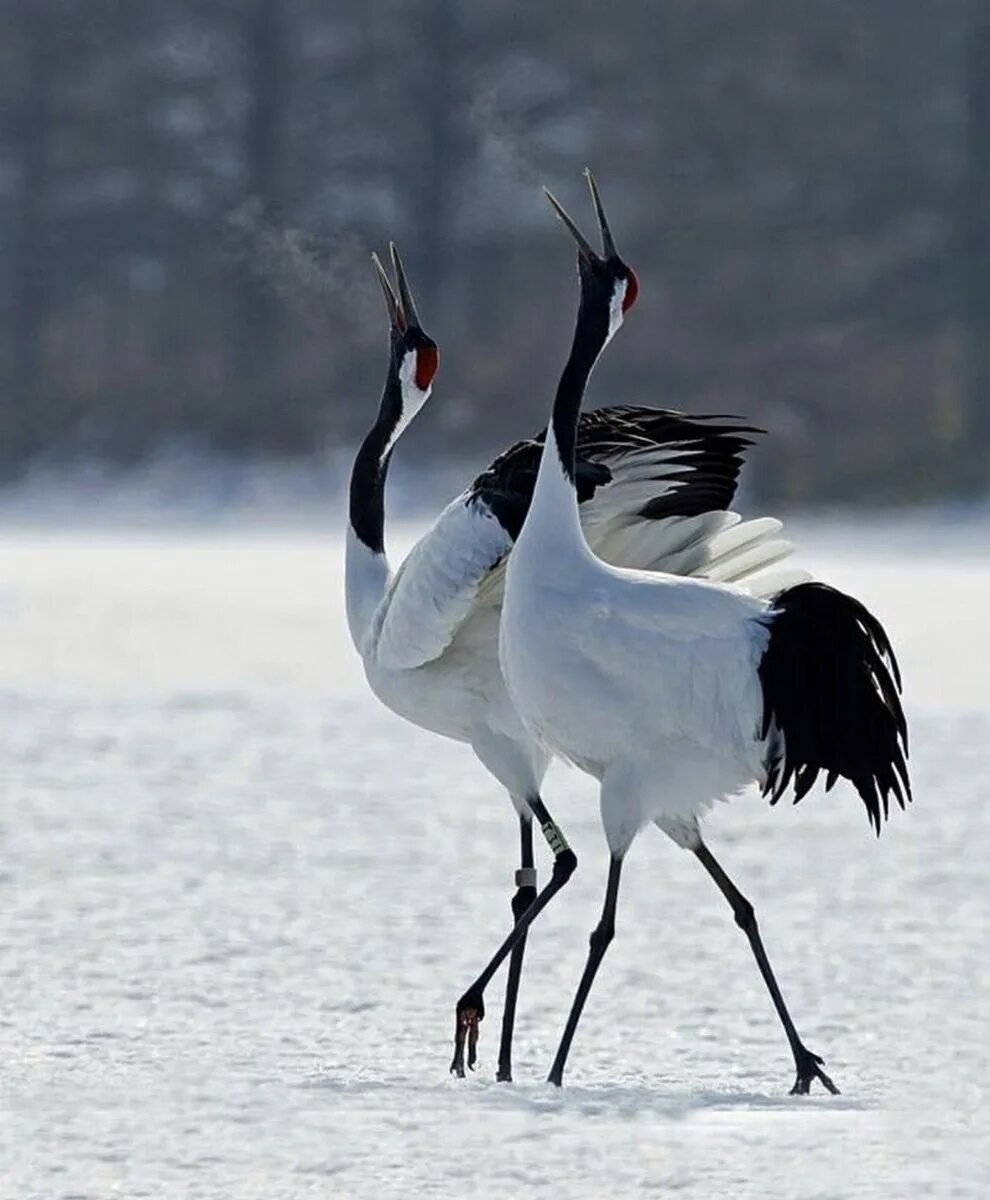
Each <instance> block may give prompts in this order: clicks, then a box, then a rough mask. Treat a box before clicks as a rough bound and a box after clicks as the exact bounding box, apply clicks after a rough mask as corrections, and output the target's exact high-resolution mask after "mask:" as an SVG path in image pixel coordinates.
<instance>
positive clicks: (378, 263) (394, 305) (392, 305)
mask: <svg viewBox="0 0 990 1200" xmlns="http://www.w3.org/2000/svg"><path fill="white" fill-rule="evenodd" d="M371 261H372V263H373V264H374V267H375V273H376V274H377V276H378V282H379V283H380V284H381V285H382V295H383V296H384V297H385V307H386V308H387V309H388V319H389V323H390V324H391V326H392V328H393V329H397V330H398V331H399V332H400V333H401V332H402V331H403V329H405V327H406V323H405V320H404V318H403V316H402V309H401V308H400V307H399V299H398V297H397V296H396V294H395V291H394V290H393V288H392V281H391V280H390V279H389V277H388V275H387V274H386V272H385V268H384V267H383V266H382V260H381V259H380V258H379V257H378V255H377V254H374V253H373V254H372V255H371Z"/></svg>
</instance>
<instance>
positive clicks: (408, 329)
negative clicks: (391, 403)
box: [371, 242, 440, 421]
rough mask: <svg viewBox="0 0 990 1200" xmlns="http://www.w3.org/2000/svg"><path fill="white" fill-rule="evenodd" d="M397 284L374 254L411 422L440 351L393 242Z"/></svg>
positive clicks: (393, 358) (393, 356) (427, 389)
mask: <svg viewBox="0 0 990 1200" xmlns="http://www.w3.org/2000/svg"><path fill="white" fill-rule="evenodd" d="M389 254H390V256H391V259H392V269H393V270H394V272H395V284H394V286H393V283H392V280H391V279H389V276H388V273H387V272H386V270H385V268H384V267H383V266H382V263H381V259H380V258H379V257H378V255H377V254H372V256H371V261H372V262H373V263H374V266H375V273H376V274H377V276H378V282H379V283H380V284H381V288H382V294H383V295H384V297H385V307H386V309H387V310H388V319H389V335H390V342H389V345H390V352H391V362H390V370H392V371H394V372H395V374H396V377H397V379H398V381H399V386H400V389H401V393H402V400H403V413H404V417H405V420H406V421H408V420H410V419H411V418H412V417H413V416H414V415H415V413H416V412H418V411H419V409H420V407H421V406H422V405H423V404H424V403H425V401H426V399H427V397H428V396H429V394H430V388H431V387H432V386H433V380H434V377H435V376H436V373H437V370H438V369H439V366H440V351H439V349H438V348H437V344H436V342H435V341H434V340H433V338H431V337H430V335H429V334H428V333H427V332H426V331H425V330H424V329H423V327H422V325H420V323H419V316H418V314H417V312H416V305H415V303H414V301H413V298H412V292H411V291H410V289H409V281H408V279H407V278H406V272H405V270H404V268H403V266H402V259H401V258H400V257H399V251H398V250H397V249H396V247H395V243H394V242H389Z"/></svg>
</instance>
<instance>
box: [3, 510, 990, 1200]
mask: <svg viewBox="0 0 990 1200" xmlns="http://www.w3.org/2000/svg"><path fill="white" fill-rule="evenodd" d="M800 532H801V536H802V539H803V540H804V542H805V544H806V545H807V546H808V547H809V551H808V553H806V554H805V556H804V558H803V561H804V562H806V563H807V564H808V565H809V566H811V567H812V568H813V569H815V570H817V571H820V572H821V573H822V574H823V576H824V577H826V578H828V579H829V580H830V581H831V582H834V583H836V584H838V585H840V586H846V587H849V588H851V589H854V590H856V591H857V593H858V594H859V595H860V596H861V597H862V598H863V599H864V600H865V601H866V602H867V603H869V604H870V605H871V606H873V607H874V608H875V610H876V611H878V612H879V613H880V614H881V615H882V617H883V618H884V620H885V621H886V622H887V625H888V628H889V630H890V631H891V634H892V636H893V638H894V641H895V644H896V645H897V646H898V648H899V650H900V653H901V659H902V665H903V667H904V673H905V679H906V684H907V701H908V708H909V713H910V717H911V722H912V732H913V749H914V754H913V759H912V762H913V774H914V781H915V790H916V796H917V800H916V803H915V805H914V809H913V811H911V812H909V813H908V814H901V813H896V814H895V815H894V818H893V819H892V820H891V823H890V825H889V826H888V827H887V829H886V830H885V832H884V836H883V837H882V838H881V839H880V841H879V842H877V841H876V840H875V839H874V838H873V837H872V835H871V834H870V832H869V830H868V827H867V822H866V817H865V813H864V812H863V811H862V808H861V806H860V804H859V801H858V800H857V799H855V797H854V796H853V795H852V794H850V793H849V792H848V791H844V792H842V794H841V795H833V796H829V797H822V796H817V797H809V798H808V799H807V800H806V801H805V802H803V803H802V804H801V805H800V806H799V807H798V808H788V807H785V806H781V807H780V808H779V809H777V810H773V811H770V810H768V808H767V807H766V805H765V804H764V803H763V802H762V801H760V800H759V799H758V798H757V797H755V796H752V797H748V798H746V799H744V800H743V801H741V802H739V803H738V804H736V805H735V806H733V807H732V808H731V809H730V808H724V809H720V810H719V811H718V812H717V813H715V814H714V816H713V817H712V819H711V821H710V823H709V839H710V842H711V845H712V847H713V849H715V851H716V853H720V856H721V857H722V859H723V861H724V862H725V865H726V866H727V868H728V869H729V871H730V872H731V873H732V874H733V875H734V876H735V877H736V879H737V881H738V882H739V884H740V886H741V887H742V888H743V890H744V891H745V892H746V893H747V894H749V895H750V897H751V898H752V899H753V900H754V902H755V904H756V907H757V911H758V912H759V913H760V916H761V920H762V926H763V931H764V934H765V938H766V941H767V945H768V949H769V952H770V954H771V958H772V960H773V962H774V963H775V965H776V968H777V971H778V974H779V976H780V978H781V980H782V983H783V986H784V990H785V993H786V994H787V996H788V999H789V1001H790V1003H791V1006H792V1011H793V1012H794V1014H795V1018H796V1020H797V1023H798V1026H799V1028H800V1029H801V1030H802V1032H803V1035H804V1037H805V1040H806V1041H807V1043H808V1045H809V1046H810V1047H811V1048H812V1049H815V1050H817V1051H818V1052H819V1053H822V1054H824V1055H825V1057H826V1058H827V1060H828V1067H829V1070H830V1072H831V1073H832V1075H833V1077H834V1078H835V1079H836V1081H837V1082H838V1083H839V1085H840V1086H841V1087H842V1089H843V1094H842V1096H841V1097H834V1098H833V1097H828V1096H825V1095H823V1094H821V1093H818V1094H816V1095H814V1096H813V1097H811V1098H808V1099H802V1098H791V1097H789V1096H788V1095H787V1090H788V1088H789V1086H790V1083H791V1079H792V1070H791V1064H790V1058H789V1054H788V1051H787V1047H786V1043H785V1041H784V1039H783V1036H782V1035H781V1032H780V1030H779V1028H778V1026H777V1024H776V1019H775V1017H774V1014H773V1012H772V1010H771V1007H770V1004H769V1001H768V999H767V997H766V995H765V993H764V991H763V987H762V984H761V982H760V979H759V976H758V974H757V971H756V968H755V966H754V964H753V963H752V961H751V959H750V956H749V951H748V948H747V946H746V943H745V939H743V937H742V936H741V935H740V934H739V932H738V930H737V929H736V928H735V926H734V925H733V922H732V919H731V917H730V915H729V913H728V911H727V909H726V908H725V907H724V905H723V903H722V901H721V898H720V897H719V896H718V895H717V893H716V892H715V889H714V888H713V887H712V885H711V883H710V882H709V881H708V880H707V879H706V878H705V877H704V875H703V873H702V872H701V871H700V870H699V868H698V867H697V865H696V864H695V863H694V862H693V861H692V860H691V859H690V858H689V857H688V856H687V855H685V854H683V853H682V852H680V851H678V850H677V849H676V848H674V847H673V846H672V845H670V844H668V843H665V842H664V840H663V839H662V838H661V837H660V836H659V835H655V834H653V833H652V832H651V833H648V834H645V835H644V836H643V837H642V838H641V839H640V841H639V842H638V843H637V845H636V846H635V848H634V850H633V852H632V855H631V858H630V863H629V868H628V870H627V872H626V876H625V878H624V892H623V895H622V899H621V906H620V912H619V922H618V936H617V939H616V941H615V943H614V944H613V947H612V949H611V950H610V952H609V956H608V958H607V960H606V962H605V965H604V967H603V969H602V972H601V975H600V976H599V981H598V984H597V985H596V990H595V992H594V993H593V995H592V998H591V1001H590V1003H589V1006H588V1009H587V1011H586V1015H585V1019H584V1022H583V1024H582V1027H581V1030H580V1032H579V1034H578V1038H577V1041H576V1043H575V1048H574V1051H573V1054H572V1057H571V1065H570V1069H569V1074H568V1077H567V1081H566V1083H567V1086H566V1087H565V1089H564V1091H563V1092H561V1093H556V1092H552V1091H551V1090H550V1089H548V1087H547V1086H546V1085H545V1084H544V1083H543V1082H542V1079H543V1077H544V1076H545V1073H546V1070H547V1068H548V1066H549V1063H550V1059H551V1057H552V1054H553V1050H554V1047H555V1045H556V1041H557V1038H558V1036H559V1033H560V1028H561V1025H562V1022H563V1019H564V1016H565V1014H566V1011H567V1007H568V1005H569V1003H570V998H571V994H572V990H573V988H574V986H575V985H576V982H577V979H578V976H579V973H580V970H581V966H582V964H583V959H584V953H585V949H586V934H587V931H588V930H589V929H590V928H591V926H592V925H593V924H594V921H595V919H596V916H597V911H598V907H599V904H600V896H601V890H602V887H603V883H604V873H605V854H604V848H603V841H602V838H601V835H600V833H599V831H598V827H597V806H596V804H595V800H594V794H593V789H592V787H591V786H590V784H589V782H588V781H587V780H585V779H583V778H582V777H581V776H579V775H578V774H576V773H575V772H569V771H567V770H564V769H556V770H555V771H554V773H553V774H552V776H551V778H550V780H549V781H548V787H547V798H548V802H549V803H550V805H551V808H552V810H553V811H554V812H555V814H556V815H557V816H558V819H559V820H560V822H561V824H562V825H563V826H564V828H565V829H566V830H567V831H568V834H569V836H570V838H571V841H572V842H573V844H574V846H575V848H576V850H577V852H578V855H579V858H580V867H579V870H578V873H577V874H576V876H575V877H574V880H573V881H572V883H571V884H570V886H569V887H568V889H567V890H566V891H565V893H564V894H563V896H562V897H560V899H559V900H558V901H557V902H556V903H555V905H553V906H551V908H550V909H549V910H548V912H547V914H546V915H545V917H544V918H543V919H542V920H541V922H540V923H539V924H538V926H537V927H536V929H535V930H534V933H533V935H532V937H531V941H530V949H529V952H528V958H527V971H526V974H525V977H524V981H523V990H522V994H521V1002H520V1015H519V1025H518V1038H517V1052H516V1074H517V1080H518V1082H517V1083H515V1084H513V1085H504V1084H503V1085H496V1084H495V1083H494V1082H493V1059H494V1055H495V1050H496V1045H497V1031H498V1022H499V1019H500V1011H501V1001H500V986H496V984H498V985H500V983H501V981H500V980H497V981H496V984H493V985H492V988H491V989H490V991H489V995H488V1000H489V1016H488V1019H487V1020H486V1022H485V1023H484V1025H483V1027H482V1043H481V1051H482V1064H481V1069H480V1071H479V1072H478V1073H477V1074H476V1075H475V1076H474V1077H472V1078H469V1079H467V1080H464V1081H462V1082H458V1081H455V1080H453V1079H451V1078H449V1077H448V1075H447V1063H448V1060H449V1055H450V1036H451V1032H452V1027H453V1004H454V1001H455V999H456V997H457V996H458V995H459V993H460V991H461V990H462V989H463V988H464V986H466V984H467V983H468V982H469V981H470V979H471V978H472V977H473V975H474V973H475V972H476V971H477V969H478V968H479V967H480V966H481V965H482V963H483V962H484V960H485V958H486V957H487V954H488V952H489V951H490V950H491V949H492V948H493V947H494V945H495V943H496V941H497V940H498V938H499V937H500V936H501V935H502V933H503V932H504V930H505V929H506V927H507V920H508V912H509V910H508V900H509V895H510V890H511V879H512V872H513V869H514V865H515V864H514V854H515V846H516V831H515V824H514V820H513V817H512V815H511V811H510V808H509V805H508V802H507V801H506V800H505V799H504V798H503V797H502V796H500V795H499V794H498V791H497V789H496V788H495V787H494V786H493V785H492V784H491V783H490V782H489V780H488V778H487V777H486V776H485V775H484V773H483V772H482V771H481V769H480V768H479V767H478V766H477V765H476V764H475V763H474V761H473V759H472V757H471V755H470V754H469V752H468V751H466V750H465V749H464V748H463V747H460V746H457V745H454V744H452V743H445V742H442V741H440V740H438V739H435V738H433V737H431V736H429V735H427V734H425V733H421V732H419V731H417V730H414V729H412V728H410V727H409V726H407V725H405V724H403V723H402V722H401V721H399V720H398V719H397V718H394V717H392V716H391V715H390V714H388V713H387V712H385V711H384V710H382V709H380V708H379V707H378V706H377V705H376V703H375V702H374V700H373V699H372V698H371V697H370V696H369V695H368V693H367V691H366V689H365V687H364V683H363V678H362V676H361V674H360V669H359V666H358V664H357V662H356V660H355V659H354V657H353V654H352V652H351V650H350V646H349V644H348V643H347V641H346V632H345V629H344V623H343V614H342V605H341V580H340V556H339V549H340V547H339V543H337V542H335V541H334V540H333V539H332V538H330V537H322V536H321V535H320V534H319V533H316V532H313V531H312V530H304V531H301V532H296V533H278V532H277V531H273V530H271V529H268V530H265V531H263V532H255V533H252V532H250V531H244V532H241V533H237V534H235V533H233V532H231V531H230V530H229V529H227V530H225V531H220V532H214V533H213V534H209V533H203V532H199V533H177V532H173V533H159V534H153V533H148V532H142V533H141V534H140V535H137V534H134V533H131V534H128V533H127V532H126V531H120V530H118V531H117V532H115V533H113V534H103V535H100V534H91V533H86V532H85V531H84V530H76V531H75V532H73V533H72V534H71V535H69V534H64V533H63V534H60V533H57V532H52V531H47V532H45V531H34V532H30V531H23V530H22V531H20V532H14V531H9V532H8V533H7V534H6V535H4V536H3V538H2V539H0V563H2V570H0V645H2V658H0V661H2V668H0V709H2V727H3V730H4V736H3V746H2V759H0V761H2V772H3V782H4V786H3V788H2V793H0V805H2V807H0V1071H2V1075H0V1197H2V1198H3V1200H14V1198H16V1200H32V1198H34V1197H39V1198H41V1197H44V1198H45V1200H49V1198H55V1197H64V1198H65V1200H68V1198H69V1197H75V1198H81V1197H87V1198H100V1200H102V1198H104V1197H121V1196H122V1197H145V1196H147V1197H169V1198H170V1200H171V1198H173V1197H218V1198H219V1197H223V1198H225V1200H228V1198H229V1200H253V1198H255V1197H257V1198H259V1200H260V1198H264V1200H281V1198H283V1197H285V1198H290V1197H291V1198H295V1197H305V1196H327V1197H340V1198H344V1200H350V1198H352V1197H353V1198H355V1200H359V1198H364V1197H369V1198H370V1197H376V1198H377V1197H403V1198H414V1197H415V1198H418V1197H431V1196H437V1197H440V1196H443V1197H448V1196H456V1197H496V1196H497V1197H500V1198H501V1197H507V1198H510V1200H514V1198H515V1197H524V1198H525V1197H536V1198H542V1197H550V1196H553V1197H554V1198H555V1200H559V1198H560V1197H566V1198H567V1200H583V1198H584V1197H589V1198H590V1197H595V1198H596V1200H597V1198H600V1197H618V1198H621V1197H627V1196H677V1197H683V1198H685V1200H694V1198H698V1200H712V1198H714V1197H732V1198H733V1200H747V1198H750V1197H754V1198H755V1197H761V1198H762V1197H766V1196H774V1197H782V1198H785V1200H792V1198H793V1200H833V1198H835V1200H847V1198H853V1197H855V1198H857V1200H858V1198H864V1200H865V1198H868V1197H884V1198H885V1200H889V1198H893V1200H898V1198H913V1197H926V1196H932V1197H938V1198H939V1200H947V1198H957V1197H959V1198H962V1197H965V1198H969V1197H974V1198H975V1197H981V1198H982V1197H986V1196H987V1195H988V1194H990V1156H988V1151H987V1139H986V1137H985V1128H984V1125H985V1120H986V1115H987V1105H986V1100H987V1096H986V1089H987V1078H988V1073H987V1067H988V1061H987V1060H988V1057H990V1055H988V1046H987V1042H988V1038H987V1017H988V1002H987V988H988V983H990V978H988V975H990V969H988V963H990V954H988V951H990V945H988V928H987V895H988V889H987V883H986V878H987V875H986V864H987V862H988V861H990V842H988V835H987V822H986V812H987V804H986V785H987V781H988V779H990V748H988V747H990V699H988V696H987V691H986V689H987V684H986V663H987V657H988V654H987V652H988V648H990V647H988V635H987V631H986V613H987V612H988V611H990V538H988V537H987V536H986V534H987V532H988V529H987V527H986V526H985V525H980V526H979V527H977V528H975V529H972V530H970V531H969V532H968V533H966V534H965V536H962V535H961V536H957V537H954V538H939V537H933V536H932V530H931V527H930V526H928V525H919V526H917V527H916V528H914V529H913V530H912V528H911V527H910V526H909V525H905V524H904V523H903V522H901V523H900V524H899V525H898V526H897V529H896V531H895V532H892V531H891V528H884V527H880V528H869V529H864V528H856V527H854V526H853V525H845V526H843V525H836V524H835V523H832V524H831V525H830V526H828V527H825V528H821V527H818V526H816V525H813V524H807V523H806V524H805V526H804V527H803V528H802V529H801V531H800ZM853 545H855V546H857V549H856V550H855V551H853V550H852V549H851V548H850V547H851V546H853ZM540 865H541V868H543V875H544V877H545V868H546V858H542V859H541V862H540Z"/></svg>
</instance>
